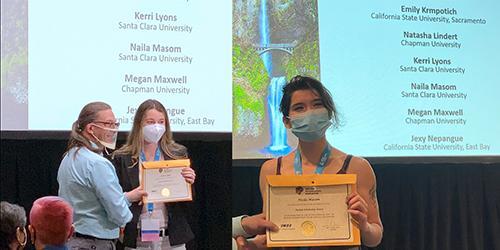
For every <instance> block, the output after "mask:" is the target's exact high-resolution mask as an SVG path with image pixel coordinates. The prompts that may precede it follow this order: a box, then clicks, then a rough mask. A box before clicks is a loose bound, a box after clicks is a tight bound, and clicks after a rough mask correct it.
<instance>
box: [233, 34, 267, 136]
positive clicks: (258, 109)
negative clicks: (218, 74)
mask: <svg viewBox="0 0 500 250" xmlns="http://www.w3.org/2000/svg"><path fill="white" fill-rule="evenodd" d="M268 83H269V77H268V75H267V72H266V69H265V67H264V63H263V62H262V59H261V58H260V57H259V55H258V53H257V51H255V49H253V48H252V47H243V46H241V45H240V44H238V43H236V42H234V43H233V131H237V129H238V127H239V125H240V124H239V122H238V115H239V112H240V111H241V110H245V111H247V112H253V113H254V115H255V116H256V117H263V116H264V110H265V108H264V104H265V103H264V95H265V93H266V87H267V85H268Z"/></svg>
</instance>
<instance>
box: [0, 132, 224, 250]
mask: <svg viewBox="0 0 500 250" xmlns="http://www.w3.org/2000/svg"><path fill="white" fill-rule="evenodd" d="M227 137H229V138H230V136H223V138H225V139H224V140H218V141H217V140H211V141H203V140H181V141H178V142H179V143H181V144H183V145H185V146H186V147H188V150H189V154H190V157H191V160H192V165H193V168H194V169H195V171H196V182H195V185H194V195H195V197H194V201H193V202H192V203H191V204H190V205H189V206H188V209H189V211H188V214H189V215H190V216H189V221H190V224H191V227H192V229H193V231H194V233H195V235H196V239H195V240H194V241H193V242H191V243H190V244H188V248H189V249H230V244H231V241H230V239H231V231H230V230H231V218H230V214H231V211H230V208H231V199H230V195H231V182H230V178H231V164H232V161H231V141H230V139H227ZM66 142H67V140H66V139H23V140H18V139H2V140H1V162H0V200H2V201H8V202H11V203H16V204H19V205H21V206H23V207H24V208H25V209H26V212H27V213H29V211H30V209H31V206H32V203H33V201H34V200H36V199H37V198H39V197H42V196H46V195H57V190H58V183H57V170H58V167H59V163H60V161H61V160H62V154H63V153H64V151H65V148H66ZM122 142H123V140H122ZM119 144H120V143H119Z"/></svg>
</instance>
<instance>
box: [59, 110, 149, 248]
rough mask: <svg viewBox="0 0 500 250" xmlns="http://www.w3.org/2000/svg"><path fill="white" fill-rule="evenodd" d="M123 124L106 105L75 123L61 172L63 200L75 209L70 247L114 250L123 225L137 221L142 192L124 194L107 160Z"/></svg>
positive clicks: (89, 111)
mask: <svg viewBox="0 0 500 250" xmlns="http://www.w3.org/2000/svg"><path fill="white" fill-rule="evenodd" d="M118 126H119V124H118V123H117V122H116V119H115V115H114V114H113V111H112V110H111V107H110V106H109V105H108V104H106V103H103V102H92V103H89V104H87V105H85V107H83V109H82V110H81V111H80V114H79V116H78V119H77V120H76V121H75V122H74V123H73V128H72V131H71V137H70V139H69V142H68V148H67V151H66V152H65V153H64V158H63V160H62V161H61V165H60V166H59V170H58V173H57V181H58V182H59V196H60V197H62V198H63V199H65V200H66V201H68V203H69V204H71V206H72V207H73V209H74V210H73V211H74V217H73V220H74V225H75V234H74V235H73V237H71V238H70V240H69V241H68V247H69V248H70V249H71V248H72V247H76V248H82V249H91V248H97V249H114V248H115V246H114V242H115V240H116V239H117V238H118V236H119V231H120V227H122V226H124V225H125V224H126V223H127V222H129V221H130V220H131V219H132V214H131V212H130V210H129V205H130V203H131V202H134V201H138V200H140V199H141V198H142V196H143V195H144V191H142V190H141V189H134V190H128V191H129V192H127V193H124V192H123V191H122V188H121V187H120V185H119V183H118V178H117V176H116V172H115V171H114V167H113V165H112V164H111V162H110V161H109V160H107V159H106V158H104V157H103V151H104V150H105V147H109V148H114V145H115V143H116V134H117V129H118Z"/></svg>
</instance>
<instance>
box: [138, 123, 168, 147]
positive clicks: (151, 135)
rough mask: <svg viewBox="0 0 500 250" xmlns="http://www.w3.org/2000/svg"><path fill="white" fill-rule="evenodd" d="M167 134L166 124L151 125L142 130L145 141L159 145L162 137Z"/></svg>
mask: <svg viewBox="0 0 500 250" xmlns="http://www.w3.org/2000/svg"><path fill="white" fill-rule="evenodd" d="M164 133H165V125H164V124H158V123H155V124H150V125H146V126H144V127H143V128H142V134H143V135H144V140H146V141H147V142H149V143H157V142H158V141H160V139H161V137H162V136H163V134H164Z"/></svg>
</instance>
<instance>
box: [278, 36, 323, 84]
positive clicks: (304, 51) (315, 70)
mask: <svg viewBox="0 0 500 250" xmlns="http://www.w3.org/2000/svg"><path fill="white" fill-rule="evenodd" d="M285 71H286V76H287V79H291V78H292V77H294V76H296V75H303V76H311V77H314V78H316V79H319V43H318V40H314V41H305V42H303V43H302V44H299V45H298V46H297V47H296V48H295V50H294V51H293V56H291V57H290V58H289V59H288V62H287V63H286V69H285Z"/></svg>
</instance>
